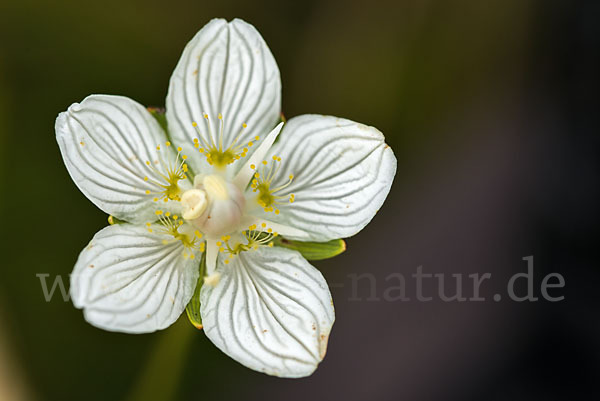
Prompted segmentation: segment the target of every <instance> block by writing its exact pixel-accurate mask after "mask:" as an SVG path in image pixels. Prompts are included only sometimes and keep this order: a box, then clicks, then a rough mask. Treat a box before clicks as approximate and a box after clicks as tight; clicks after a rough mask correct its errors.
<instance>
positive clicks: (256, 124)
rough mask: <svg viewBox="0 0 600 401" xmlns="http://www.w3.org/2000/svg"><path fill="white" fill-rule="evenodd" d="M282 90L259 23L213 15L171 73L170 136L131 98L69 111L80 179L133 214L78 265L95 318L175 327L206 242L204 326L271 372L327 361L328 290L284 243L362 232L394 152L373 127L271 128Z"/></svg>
mask: <svg viewBox="0 0 600 401" xmlns="http://www.w3.org/2000/svg"><path fill="white" fill-rule="evenodd" d="M280 103H281V81H280V77H279V70H278V68H277V64H276V63H275V60H274V58H273V55H272V54H271V52H270V51H269V49H268V47H267V45H266V44H265V42H264V41H263V39H262V37H261V36H260V34H259V33H258V32H257V31H256V30H255V29H254V27H252V26H251V25H249V24H247V23H245V22H243V21H241V20H237V19H236V20H234V21H232V22H229V23H228V22H227V21H225V20H221V19H215V20H212V21H211V22H210V23H208V24H207V25H206V26H205V27H204V28H203V29H202V30H201V31H200V32H198V33H197V34H196V36H195V37H194V38H193V39H192V40H191V42H190V43H188V45H187V46H186V48H185V50H184V51H183V54H182V56H181V59H180V60H179V63H178V64H177V67H176V68H175V71H174V72H173V75H172V77H171V81H170V85H169V93H168V95H167V99H166V120H167V122H168V135H169V137H167V133H166V132H165V131H164V130H163V129H162V128H161V126H160V125H159V123H158V122H157V120H156V119H155V118H154V117H153V116H152V115H151V113H150V112H149V111H148V110H147V109H146V108H144V107H143V106H141V105H140V104H138V103H136V102H134V101H133V100H131V99H128V98H126V97H121V96H107V95H92V96H89V97H87V98H86V99H85V100H83V101H82V102H81V103H79V104H77V103H75V104H73V105H71V106H70V107H69V109H68V110H67V111H66V112H63V113H61V114H60V115H59V116H58V118H57V121H56V137H57V141H58V144H59V146H60V150H61V153H62V156H63V159H64V162H65V164H66V166H67V169H68V171H69V173H70V175H71V177H72V178H73V180H74V181H75V184H76V185H77V186H78V187H79V189H80V190H81V191H82V192H83V193H84V194H85V195H86V196H87V197H88V198H89V199H90V200H91V201H92V202H93V203H94V204H95V205H96V206H98V207H99V208H100V209H102V210H103V211H104V212H106V213H108V214H110V215H112V216H115V217H116V218H118V219H121V220H123V221H125V222H126V223H123V224H115V225H111V226H108V227H106V228H104V229H102V230H101V231H100V232H98V233H97V234H96V235H95V236H94V238H93V239H92V240H91V242H90V243H89V245H88V246H87V247H86V248H85V249H84V250H83V251H82V252H81V254H80V256H79V259H78V260H77V263H76V265H75V269H74V271H73V275H72V279H71V294H72V298H73V302H74V304H75V306H76V307H78V308H82V309H83V310H84V313H85V318H86V320H87V321H88V322H90V323H91V324H93V325H95V326H97V327H100V328H103V329H106V330H111V331H121V332H127V333H146V332H152V331H155V330H159V329H163V328H165V327H168V326H169V325H171V324H172V323H173V322H175V320H176V319H177V318H178V317H179V316H180V315H181V313H182V312H183V310H184V309H185V307H186V305H187V304H188V302H189V301H190V299H191V297H192V295H193V293H194V289H195V286H196V283H197V280H198V275H199V261H200V260H201V259H200V256H202V253H203V252H206V262H207V277H206V278H205V284H204V285H203V286H202V289H201V293H200V301H201V315H202V321H203V325H204V330H205V333H206V335H207V336H208V338H210V339H211V340H212V341H213V342H214V343H215V345H216V346H217V347H219V348H220V349H221V350H222V351H223V352H225V353H226V354H227V355H229V356H230V357H232V358H234V359H235V360H237V361H239V362H240V363H242V364H244V365H246V366H248V367H250V368H252V369H255V370H259V371H263V372H265V373H268V374H271V375H277V376H284V377H302V376H306V375H309V374H311V373H312V372H313V371H314V370H315V368H316V367H317V365H318V363H319V362H320V361H321V360H322V359H323V357H324V355H325V351H326V348H327V340H328V337H329V333H330V331H331V327H332V325H333V321H334V309H333V302H332V299H331V294H330V293H329V289H328V286H327V283H326V282H325V280H324V278H323V276H322V275H321V273H320V272H319V271H318V270H316V269H315V268H314V267H313V266H311V265H310V264H309V263H308V262H307V261H306V260H305V259H304V258H303V257H302V256H301V255H300V254H299V253H298V252H296V251H293V250H290V249H286V248H281V247H273V243H272V240H273V238H274V237H275V236H277V235H282V236H284V237H286V238H289V239H295V240H307V241H328V240H331V239H336V238H342V237H349V236H352V235H354V234H356V233H357V232H359V231H360V230H361V229H362V228H363V227H364V226H365V225H366V224H367V223H368V222H369V221H370V220H371V218H373V216H374V215H375V213H376V212H377V210H378V209H379V207H380V206H381V205H382V203H383V201H384V199H385V197H386V196H387V193H388V192H389V189H390V186H391V183H392V179H393V177H394V174H395V171H396V159H395V157H394V154H393V153H392V151H391V149H390V148H389V147H388V146H387V145H386V144H385V142H384V137H383V135H382V134H381V133H380V132H379V131H378V130H377V129H375V128H373V127H368V126H365V125H362V124H358V123H355V122H352V121H349V120H344V119H340V118H335V117H327V116H318V115H304V116H300V117H296V118H292V119H291V120H289V121H288V122H287V124H285V127H283V129H282V125H283V124H282V123H280V124H279V125H277V126H276V127H275V128H274V129H273V127H274V126H275V125H276V124H277V122H278V121H279V118H280ZM280 131H281V135H280V139H279V141H278V142H277V143H274V142H275V139H276V138H277V136H278V135H279V133H280ZM265 134H267V135H265Z"/></svg>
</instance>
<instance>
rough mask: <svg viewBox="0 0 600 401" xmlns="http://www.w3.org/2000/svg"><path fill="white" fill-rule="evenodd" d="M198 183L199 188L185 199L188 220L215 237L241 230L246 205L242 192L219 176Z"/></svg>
mask: <svg viewBox="0 0 600 401" xmlns="http://www.w3.org/2000/svg"><path fill="white" fill-rule="evenodd" d="M195 181H196V182H195V183H194V185H195V188H193V189H190V190H188V191H186V192H184V193H183V195H182V196H181V206H182V209H183V217H184V219H186V220H188V221H189V222H190V223H191V224H193V225H194V226H195V227H197V228H198V229H200V230H201V231H202V232H203V233H206V234H208V235H210V236H211V237H217V238H218V237H220V236H222V235H226V234H229V233H231V232H233V231H235V230H236V229H238V228H239V226H240V222H241V220H242V215H243V212H244V208H245V206H246V200H245V198H244V195H243V194H242V192H241V191H240V189H239V188H238V187H237V186H235V185H234V184H232V183H230V182H228V181H226V180H225V179H224V178H223V177H222V176H220V175H218V174H213V175H207V176H200V177H197V178H196V180H195Z"/></svg>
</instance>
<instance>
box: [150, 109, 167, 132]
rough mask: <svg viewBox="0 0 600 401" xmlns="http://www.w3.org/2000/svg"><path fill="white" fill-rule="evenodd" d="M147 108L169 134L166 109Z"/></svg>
mask: <svg viewBox="0 0 600 401" xmlns="http://www.w3.org/2000/svg"><path fill="white" fill-rule="evenodd" d="M147 109H148V111H149V112H150V114H152V117H154V118H155V119H156V121H158V124H159V125H160V127H161V128H162V129H163V130H164V131H165V134H167V136H168V135H169V128H168V126H167V115H166V114H165V109H163V108H161V107H147Z"/></svg>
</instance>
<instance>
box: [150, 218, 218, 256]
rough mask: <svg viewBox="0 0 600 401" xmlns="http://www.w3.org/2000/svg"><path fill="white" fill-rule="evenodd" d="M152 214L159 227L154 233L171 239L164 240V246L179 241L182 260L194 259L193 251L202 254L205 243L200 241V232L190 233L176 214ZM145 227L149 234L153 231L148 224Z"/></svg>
mask: <svg viewBox="0 0 600 401" xmlns="http://www.w3.org/2000/svg"><path fill="white" fill-rule="evenodd" d="M154 214H155V215H156V216H157V218H158V224H159V225H160V226H159V227H158V228H157V229H156V232H157V233H159V234H165V235H169V236H171V237H173V238H172V239H164V240H163V244H164V245H168V244H172V243H173V242H176V241H180V242H181V243H182V244H183V257H184V258H190V259H194V258H195V255H194V252H195V251H200V252H204V250H205V249H206V242H204V241H202V240H201V238H202V233H201V232H200V231H198V230H195V231H193V232H192V231H191V230H192V228H191V226H189V225H184V221H183V219H180V218H179V216H178V215H176V214H174V215H171V213H170V212H163V211H162V210H157V211H156V212H154ZM146 227H147V230H148V232H150V233H152V232H154V231H155V230H154V229H153V228H152V227H153V226H152V223H150V222H148V223H146Z"/></svg>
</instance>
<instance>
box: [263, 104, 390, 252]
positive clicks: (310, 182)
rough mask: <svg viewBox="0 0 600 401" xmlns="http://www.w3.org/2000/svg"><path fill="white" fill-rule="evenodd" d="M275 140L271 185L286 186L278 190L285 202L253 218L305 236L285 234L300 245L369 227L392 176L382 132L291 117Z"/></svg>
mask: <svg viewBox="0 0 600 401" xmlns="http://www.w3.org/2000/svg"><path fill="white" fill-rule="evenodd" d="M279 139H280V140H279V141H278V142H277V143H275V145H273V147H272V148H271V151H270V155H276V156H277V157H278V158H280V159H281V163H280V164H281V166H282V167H281V169H280V171H279V172H278V174H277V175H276V176H275V178H274V181H273V182H272V183H271V184H270V185H271V187H272V188H278V187H279V188H285V189H284V190H280V191H279V192H278V195H282V196H280V198H281V199H283V200H279V201H278V203H277V204H276V207H275V212H266V211H264V210H260V209H259V210H258V211H257V212H255V213H254V214H255V215H256V216H257V217H262V218H265V219H269V220H272V221H273V222H276V223H280V224H284V225H287V226H290V227H294V228H297V229H300V230H302V231H304V232H306V233H308V238H307V237H306V236H302V237H300V236H295V235H288V237H289V238H291V239H298V240H303V241H306V240H311V241H329V240H332V239H337V238H346V237H350V236H352V235H354V234H356V233H357V232H359V231H360V230H361V229H362V228H363V227H364V226H366V225H367V223H369V221H370V220H371V219H372V218H373V216H374V215H375V213H376V212H377V210H378V209H379V208H380V207H381V205H382V204H383V201H384V200H385V198H386V196H387V194H388V192H389V191H390V187H391V185H392V181H393V179H394V175H395V173H396V158H395V156H394V153H393V152H392V150H391V148H390V147H389V146H388V145H387V144H386V143H385V138H384V137H383V135H382V134H381V132H379V131H378V130H377V129H376V128H373V127H369V126H366V125H363V124H359V123H356V122H353V121H350V120H345V119H342V118H336V117H329V116H317V115H303V116H299V117H294V118H292V119H290V120H289V121H288V122H287V123H286V125H285V126H284V127H283V130H282V131H281V134H279ZM292 174H293V175H292ZM292 178H293V179H292ZM290 180H291V182H290ZM286 196H287V198H286ZM290 198H291V199H290ZM290 200H291V201H292V202H290Z"/></svg>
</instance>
